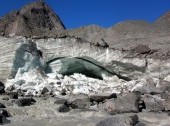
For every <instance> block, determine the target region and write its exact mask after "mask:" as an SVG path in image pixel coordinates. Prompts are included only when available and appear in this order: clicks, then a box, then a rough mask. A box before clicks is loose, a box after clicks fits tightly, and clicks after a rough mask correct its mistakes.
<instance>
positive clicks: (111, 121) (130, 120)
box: [96, 115, 138, 126]
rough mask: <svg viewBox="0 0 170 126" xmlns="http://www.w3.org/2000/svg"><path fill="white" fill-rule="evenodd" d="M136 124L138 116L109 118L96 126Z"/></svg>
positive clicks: (131, 125) (129, 125)
mask: <svg viewBox="0 0 170 126" xmlns="http://www.w3.org/2000/svg"><path fill="white" fill-rule="evenodd" d="M137 123H138V116H137V115H133V116H129V117H111V118H107V119H105V120H102V121H100V122H99V123H98V124H97V125H96V126H135V125H136V124H137Z"/></svg>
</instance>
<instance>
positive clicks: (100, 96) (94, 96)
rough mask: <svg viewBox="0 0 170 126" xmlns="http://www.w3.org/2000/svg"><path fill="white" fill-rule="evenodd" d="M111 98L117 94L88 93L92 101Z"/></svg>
mask: <svg viewBox="0 0 170 126" xmlns="http://www.w3.org/2000/svg"><path fill="white" fill-rule="evenodd" d="M111 98H117V95H116V94H115V93H113V94H108V93H99V94H92V95H90V100H91V101H92V102H97V103H99V102H103V101H105V100H106V99H111Z"/></svg>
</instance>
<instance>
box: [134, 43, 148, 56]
mask: <svg viewBox="0 0 170 126" xmlns="http://www.w3.org/2000/svg"><path fill="white" fill-rule="evenodd" d="M133 51H134V52H135V53H138V54H145V53H149V52H150V51H151V49H150V48H149V47H148V46H147V45H137V46H136V47H135V48H134V49H133Z"/></svg>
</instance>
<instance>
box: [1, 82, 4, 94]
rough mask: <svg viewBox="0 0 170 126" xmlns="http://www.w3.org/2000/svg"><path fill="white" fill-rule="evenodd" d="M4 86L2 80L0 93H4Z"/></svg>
mask: <svg viewBox="0 0 170 126" xmlns="http://www.w3.org/2000/svg"><path fill="white" fill-rule="evenodd" d="M4 89H5V86H4V84H3V83H2V82H0V94H2V93H5V90H4Z"/></svg>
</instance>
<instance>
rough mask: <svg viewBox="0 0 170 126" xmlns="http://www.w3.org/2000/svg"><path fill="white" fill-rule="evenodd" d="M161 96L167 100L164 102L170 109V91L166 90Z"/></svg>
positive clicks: (167, 108) (166, 108) (169, 109)
mask: <svg viewBox="0 0 170 126" xmlns="http://www.w3.org/2000/svg"><path fill="white" fill-rule="evenodd" d="M161 98H162V99H164V100H165V101H164V102H163V105H164V107H165V110H166V111H170V92H168V93H167V92H165V93H163V94H161Z"/></svg>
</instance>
